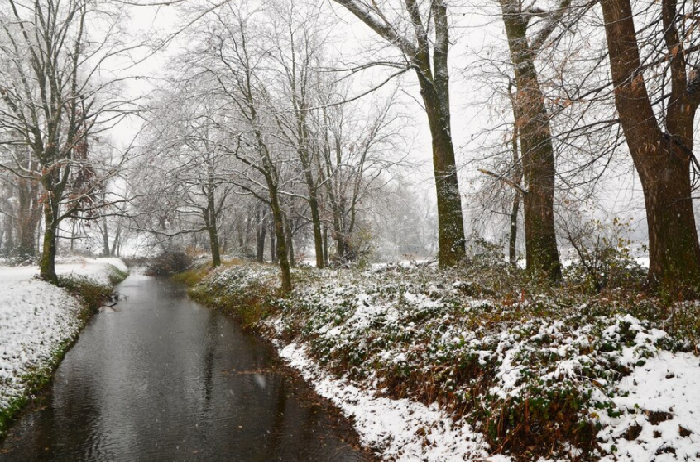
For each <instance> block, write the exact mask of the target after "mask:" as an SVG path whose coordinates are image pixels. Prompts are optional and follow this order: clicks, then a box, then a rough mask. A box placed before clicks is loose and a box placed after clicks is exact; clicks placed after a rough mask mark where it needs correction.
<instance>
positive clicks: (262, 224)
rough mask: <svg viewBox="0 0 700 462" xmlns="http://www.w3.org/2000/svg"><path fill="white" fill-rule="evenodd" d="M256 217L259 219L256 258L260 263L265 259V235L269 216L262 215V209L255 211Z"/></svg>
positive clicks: (256, 234) (256, 235)
mask: <svg viewBox="0 0 700 462" xmlns="http://www.w3.org/2000/svg"><path fill="white" fill-rule="evenodd" d="M255 217H256V218H257V221H258V228H257V230H256V231H257V232H256V233H255V238H256V242H255V244H256V250H257V253H256V260H257V261H258V262H259V263H262V262H264V261H265V236H266V235H267V218H265V217H262V218H261V217H260V210H258V211H257V212H256V213H255Z"/></svg>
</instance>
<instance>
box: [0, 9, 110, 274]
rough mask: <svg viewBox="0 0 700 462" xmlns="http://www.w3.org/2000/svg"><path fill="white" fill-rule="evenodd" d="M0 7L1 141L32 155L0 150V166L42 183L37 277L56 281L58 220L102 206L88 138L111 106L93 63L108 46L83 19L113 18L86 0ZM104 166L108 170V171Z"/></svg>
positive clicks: (100, 176) (103, 56)
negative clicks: (0, 157)
mask: <svg viewBox="0 0 700 462" xmlns="http://www.w3.org/2000/svg"><path fill="white" fill-rule="evenodd" d="M0 9H2V13H3V15H2V16H0V17H1V18H2V19H0V57H1V58H0V59H2V61H3V63H4V64H3V66H2V68H0V81H2V84H0V131H3V132H4V133H5V138H3V141H2V142H1V145H2V146H5V147H7V146H26V147H27V148H28V150H29V151H30V152H31V154H30V155H31V159H32V162H31V163H30V164H27V163H26V162H25V159H26V156H24V155H22V156H18V155H16V151H12V150H5V152H4V154H5V155H4V159H3V161H2V163H1V164H0V165H1V166H2V168H4V169H6V170H8V171H10V172H12V173H13V174H14V175H16V176H17V177H18V178H22V179H26V180H29V181H37V182H39V183H40V184H41V186H42V190H43V192H42V195H41V201H42V203H43V213H44V229H45V231H44V243H43V252H42V257H41V263H40V267H41V277H42V278H44V279H46V280H48V281H56V271H55V259H56V235H57V230H58V229H59V224H60V222H61V220H63V219H65V218H67V217H70V216H77V215H82V216H86V215H87V214H89V213H90V211H92V210H95V208H97V207H99V205H100V204H98V203H97V201H96V200H95V199H96V197H98V194H97V193H98V192H99V190H100V188H101V187H102V185H103V183H104V178H103V176H104V175H103V173H105V172H103V171H100V170H99V169H98V168H97V167H96V166H95V165H94V164H93V163H92V162H91V159H90V149H89V143H88V138H89V136H90V133H91V132H93V131H95V128H96V123H98V120H99V119H100V118H102V119H107V120H109V117H110V116H106V114H107V112H108V111H109V110H110V109H114V108H115V106H114V103H113V102H111V101H106V100H100V97H101V96H103V95H104V92H105V90H106V89H107V87H108V84H106V83H104V82H101V83H100V82H98V78H97V69H99V67H100V65H101V64H103V62H104V59H107V57H109V56H114V54H113V53H114V50H113V49H108V48H109V45H108V43H109V42H108V41H107V40H105V39H104V38H102V39H98V40H94V39H95V37H90V36H89V33H88V25H89V24H90V21H91V18H92V19H93V20H95V21H102V20H104V21H106V22H107V23H112V22H113V21H114V19H113V17H112V15H111V14H110V12H108V11H100V10H98V9H97V6H96V5H95V4H94V2H92V1H89V0H67V1H57V0H45V1H41V2H38V1H29V0H8V2H5V3H4V4H3V5H2V6H0ZM102 13H105V14H102ZM111 13H114V12H111ZM114 16H115V17H117V16H118V15H114ZM107 99H108V98H107ZM112 120H113V119H112ZM107 170H108V173H107V175H110V174H113V172H114V169H113V168H111V167H110V168H107Z"/></svg>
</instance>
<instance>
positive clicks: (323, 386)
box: [194, 266, 700, 461]
mask: <svg viewBox="0 0 700 462" xmlns="http://www.w3.org/2000/svg"><path fill="white" fill-rule="evenodd" d="M506 271H507V270H506ZM295 281H296V284H297V285H296V289H295V291H294V292H293V294H292V295H291V296H290V297H288V298H285V299H280V298H277V297H276V296H275V295H274V291H273V290H272V287H274V286H275V285H276V271H275V269H274V268H270V267H264V266H252V267H251V266H234V267H230V268H226V269H223V270H218V271H217V272H215V273H213V274H212V275H210V277H209V278H208V279H205V280H204V281H203V283H201V284H200V285H199V286H197V287H196V288H195V289H194V295H195V296H196V297H198V298H199V299H201V300H202V301H204V302H207V303H209V304H212V305H215V306H219V307H221V308H223V309H231V308H232V307H234V306H237V307H238V308H237V309H233V311H234V312H235V313H236V314H237V315H239V316H242V317H243V318H244V320H247V321H248V322H253V321H254V319H255V318H256V316H257V317H258V321H257V323H256V327H257V328H258V329H259V330H261V331H262V332H263V333H264V334H265V335H267V336H268V337H269V338H271V339H273V340H274V342H275V345H276V346H277V347H278V349H279V350H280V354H281V356H282V357H283V358H285V359H286V360H287V361H288V362H289V363H290V365H292V366H293V367H295V368H297V369H299V370H300V371H301V373H302V375H304V377H305V378H306V379H307V380H309V381H310V382H312V383H313V384H314V386H315V387H316V389H317V391H318V392H319V394H320V395H322V396H324V397H326V398H329V399H330V400H332V401H333V402H334V403H335V404H336V405H337V406H338V407H339V408H340V409H342V410H343V412H344V413H345V414H346V415H348V416H349V417H350V418H351V419H352V420H353V421H354V422H355V424H356V427H357V431H358V433H359V434H360V436H361V438H362V440H363V442H364V444H366V445H368V446H370V447H372V448H373V449H375V450H376V451H377V452H378V453H379V454H381V455H382V456H383V457H384V458H385V459H386V460H391V461H414V460H427V461H443V460H448V461H467V460H493V461H505V460H532V459H534V460H538V459H540V460H574V459H576V460H606V461H636V460H652V459H655V458H656V459H655V460H668V461H681V460H697V459H700V453H699V451H700V450H699V449H698V448H700V419H698V418H697V416H700V396H698V395H697V394H696V393H694V392H693V391H692V390H693V387H694V386H695V385H694V384H697V383H698V382H700V358H698V357H697V356H695V355H694V353H693V351H697V343H695V342H694V340H693V338H697V336H696V331H697V326H692V325H688V322H687V321H688V320H689V319H690V320H692V319H697V316H696V314H697V311H698V305H697V304H694V303H686V304H678V305H674V306H673V307H672V308H671V309H670V312H671V315H670V316H669V315H668V312H667V310H668V308H665V309H663V308H661V307H658V306H657V301H656V300H653V299H648V298H645V297H640V296H634V297H632V298H631V299H625V300H623V299H622V297H620V298H619V299H612V298H606V297H602V296H596V297H593V296H583V295H580V294H578V295H577V294H573V293H570V292H565V291H564V292H555V293H548V294H543V293H529V292H528V291H529V290H531V289H532V288H531V287H510V286H507V285H504V287H506V288H505V289H504V288H503V287H501V288H497V287H495V286H496V285H497V284H499V282H498V281H496V280H495V279H493V280H492V281H491V285H490V286H489V284H488V283H487V284H484V282H483V281H479V282H475V281H472V280H469V279H468V275H466V274H462V273H460V271H457V270H455V271H450V272H443V271H440V270H438V269H437V268H401V269H396V268H389V269H379V270H375V271H367V272H361V271H327V270H326V271H317V270H302V271H297V272H296V274H295ZM504 282H512V281H501V283H504ZM608 297H610V295H608ZM680 324H683V325H680Z"/></svg>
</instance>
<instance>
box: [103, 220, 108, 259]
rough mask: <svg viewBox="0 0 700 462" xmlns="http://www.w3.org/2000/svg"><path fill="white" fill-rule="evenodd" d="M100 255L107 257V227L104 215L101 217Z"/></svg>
mask: <svg viewBox="0 0 700 462" xmlns="http://www.w3.org/2000/svg"><path fill="white" fill-rule="evenodd" d="M102 256H103V257H109V228H108V227H107V217H105V216H103V217H102Z"/></svg>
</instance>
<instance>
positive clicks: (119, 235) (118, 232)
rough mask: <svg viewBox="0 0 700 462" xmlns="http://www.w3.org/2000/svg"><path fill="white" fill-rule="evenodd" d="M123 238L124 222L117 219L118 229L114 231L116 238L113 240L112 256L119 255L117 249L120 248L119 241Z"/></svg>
mask: <svg viewBox="0 0 700 462" xmlns="http://www.w3.org/2000/svg"><path fill="white" fill-rule="evenodd" d="M121 238H122V223H121V219H120V220H119V221H117V230H116V231H115V233H114V239H113V240H112V251H111V252H110V256H112V257H114V256H118V255H117V249H118V248H119V241H121Z"/></svg>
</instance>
